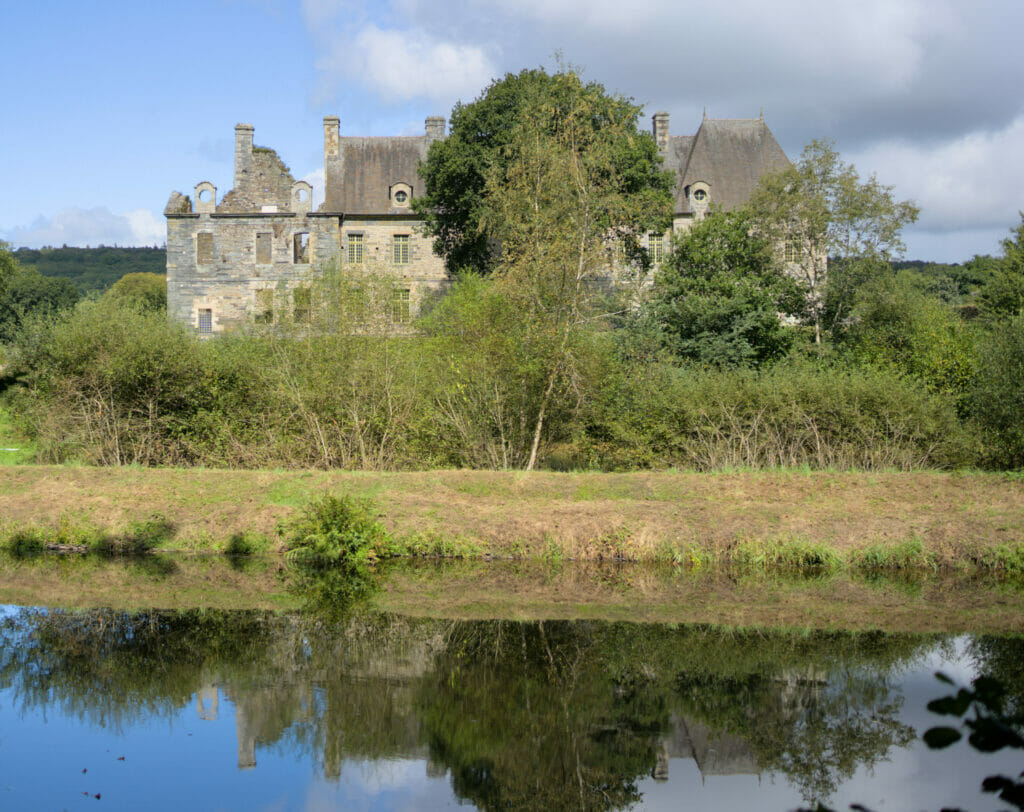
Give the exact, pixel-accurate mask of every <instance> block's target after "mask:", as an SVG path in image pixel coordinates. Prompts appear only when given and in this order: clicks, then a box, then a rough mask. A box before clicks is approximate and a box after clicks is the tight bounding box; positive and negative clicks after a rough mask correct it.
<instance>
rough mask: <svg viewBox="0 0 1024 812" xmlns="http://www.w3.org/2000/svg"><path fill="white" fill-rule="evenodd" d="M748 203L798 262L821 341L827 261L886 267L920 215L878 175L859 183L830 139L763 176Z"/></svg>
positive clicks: (797, 269)
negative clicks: (870, 261)
mask: <svg viewBox="0 0 1024 812" xmlns="http://www.w3.org/2000/svg"><path fill="white" fill-rule="evenodd" d="M750 205H751V207H752V209H753V210H754V212H755V216H756V218H757V220H758V223H759V227H760V228H761V230H762V231H763V233H764V234H765V235H766V236H767V237H768V238H769V239H771V240H772V241H773V242H774V243H776V244H777V245H779V246H783V245H785V246H786V252H787V254H788V255H789V256H790V257H792V258H793V262H792V264H791V265H790V267H791V269H792V272H793V273H794V274H795V275H796V276H797V278H799V279H800V280H801V282H802V283H803V285H804V287H805V289H806V292H807V300H808V305H809V315H810V317H811V320H812V323H813V324H814V335H815V341H816V342H818V343H821V330H822V321H823V318H822V317H823V314H824V303H825V295H824V290H823V288H824V287H825V281H826V270H827V262H826V259H828V260H832V259H833V258H835V259H838V260H839V261H841V262H843V263H849V262H851V261H853V260H856V259H872V258H880V259H882V260H885V261H888V260H889V259H890V258H892V257H893V256H900V255H902V253H903V250H904V245H903V242H902V240H901V238H900V233H901V231H902V230H903V227H904V226H906V225H907V224H909V223H913V222H914V221H915V220H917V215H918V213H919V211H920V210H919V209H918V207H917V206H915V205H914V204H913V203H911V202H909V201H898V200H896V199H895V197H894V196H893V189H892V187H891V186H885V185H883V184H881V183H879V181H878V179H877V178H876V177H875V176H874V175H872V176H871V177H870V178H868V179H867V180H866V181H861V179H860V175H859V174H858V172H857V170H856V169H855V168H854V166H853V164H845V163H843V161H842V160H841V158H840V156H839V153H838V152H836V150H835V147H834V145H833V143H832V142H831V141H828V140H815V141H812V142H811V143H810V144H808V145H807V146H806V147H805V148H804V151H803V155H802V156H801V158H800V162H799V163H797V164H796V165H795V166H791V167H789V168H788V169H784V170H783V171H782V172H778V173H775V174H772V175H767V176H765V177H764V178H762V179H761V182H760V184H759V186H758V188H757V190H756V191H755V192H754V194H753V196H752V197H751V201H750Z"/></svg>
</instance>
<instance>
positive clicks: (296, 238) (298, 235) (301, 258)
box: [292, 231, 310, 265]
mask: <svg viewBox="0 0 1024 812" xmlns="http://www.w3.org/2000/svg"><path fill="white" fill-rule="evenodd" d="M303 238H305V239H303ZM300 241H301V246H300ZM309 262H310V242H309V232H308V231H296V232H294V233H293V234H292V264H293V265H309Z"/></svg>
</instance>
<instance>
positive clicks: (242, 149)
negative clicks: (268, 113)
mask: <svg viewBox="0 0 1024 812" xmlns="http://www.w3.org/2000/svg"><path fill="white" fill-rule="evenodd" d="M251 174H252V124H236V125H235V188H236V189H244V188H245V186H246V181H247V180H248V178H249V176H250V175H251Z"/></svg>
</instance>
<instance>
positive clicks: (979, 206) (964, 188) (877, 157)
mask: <svg viewBox="0 0 1024 812" xmlns="http://www.w3.org/2000/svg"><path fill="white" fill-rule="evenodd" d="M1022 154H1024V115H1022V116H1018V117H1017V118H1016V119H1014V120H1013V121H1012V122H1011V123H1010V124H1009V125H1008V126H1007V127H1005V128H1003V129H1000V130H997V131H994V132H984V131H978V132H972V133H969V134H967V135H964V136H961V137H959V138H954V139H951V140H948V141H944V142H942V143H938V144H933V145H922V144H914V143H912V142H909V141H907V140H899V141H882V142H879V143H876V144H874V145H872V146H871V147H870V148H868V149H867V150H865V151H863V152H861V153H860V154H858V155H856V156H853V159H852V160H853V161H854V163H855V164H856V166H857V167H858V169H859V170H860V171H861V173H862V174H869V173H870V172H875V173H876V174H877V175H878V177H879V179H880V180H881V181H882V182H883V183H887V184H890V185H893V186H895V188H896V192H897V194H898V195H899V196H900V197H909V198H912V199H913V200H915V201H916V202H917V204H918V205H919V206H920V207H921V219H920V222H919V224H918V226H917V227H918V229H921V230H928V231H937V232H943V231H950V230H970V229H986V228H999V229H1002V230H1004V231H1008V230H1009V228H1010V226H1012V225H1014V224H1015V223H1016V222H1017V221H1018V219H1019V218H1018V214H1017V212H1018V210H1019V209H1020V208H1021V206H1022V202H1021V194H1020V190H1021V188H1024V163H1022V162H1021V160H1020V156H1021V155H1022Z"/></svg>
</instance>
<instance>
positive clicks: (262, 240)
mask: <svg viewBox="0 0 1024 812" xmlns="http://www.w3.org/2000/svg"><path fill="white" fill-rule="evenodd" d="M271 238H272V235H271V234H270V232H269V231H268V232H266V233H264V234H257V235H256V264H257V265H269V264H270V263H271V261H272V260H271V254H270V248H271V244H272V243H271Z"/></svg>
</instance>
